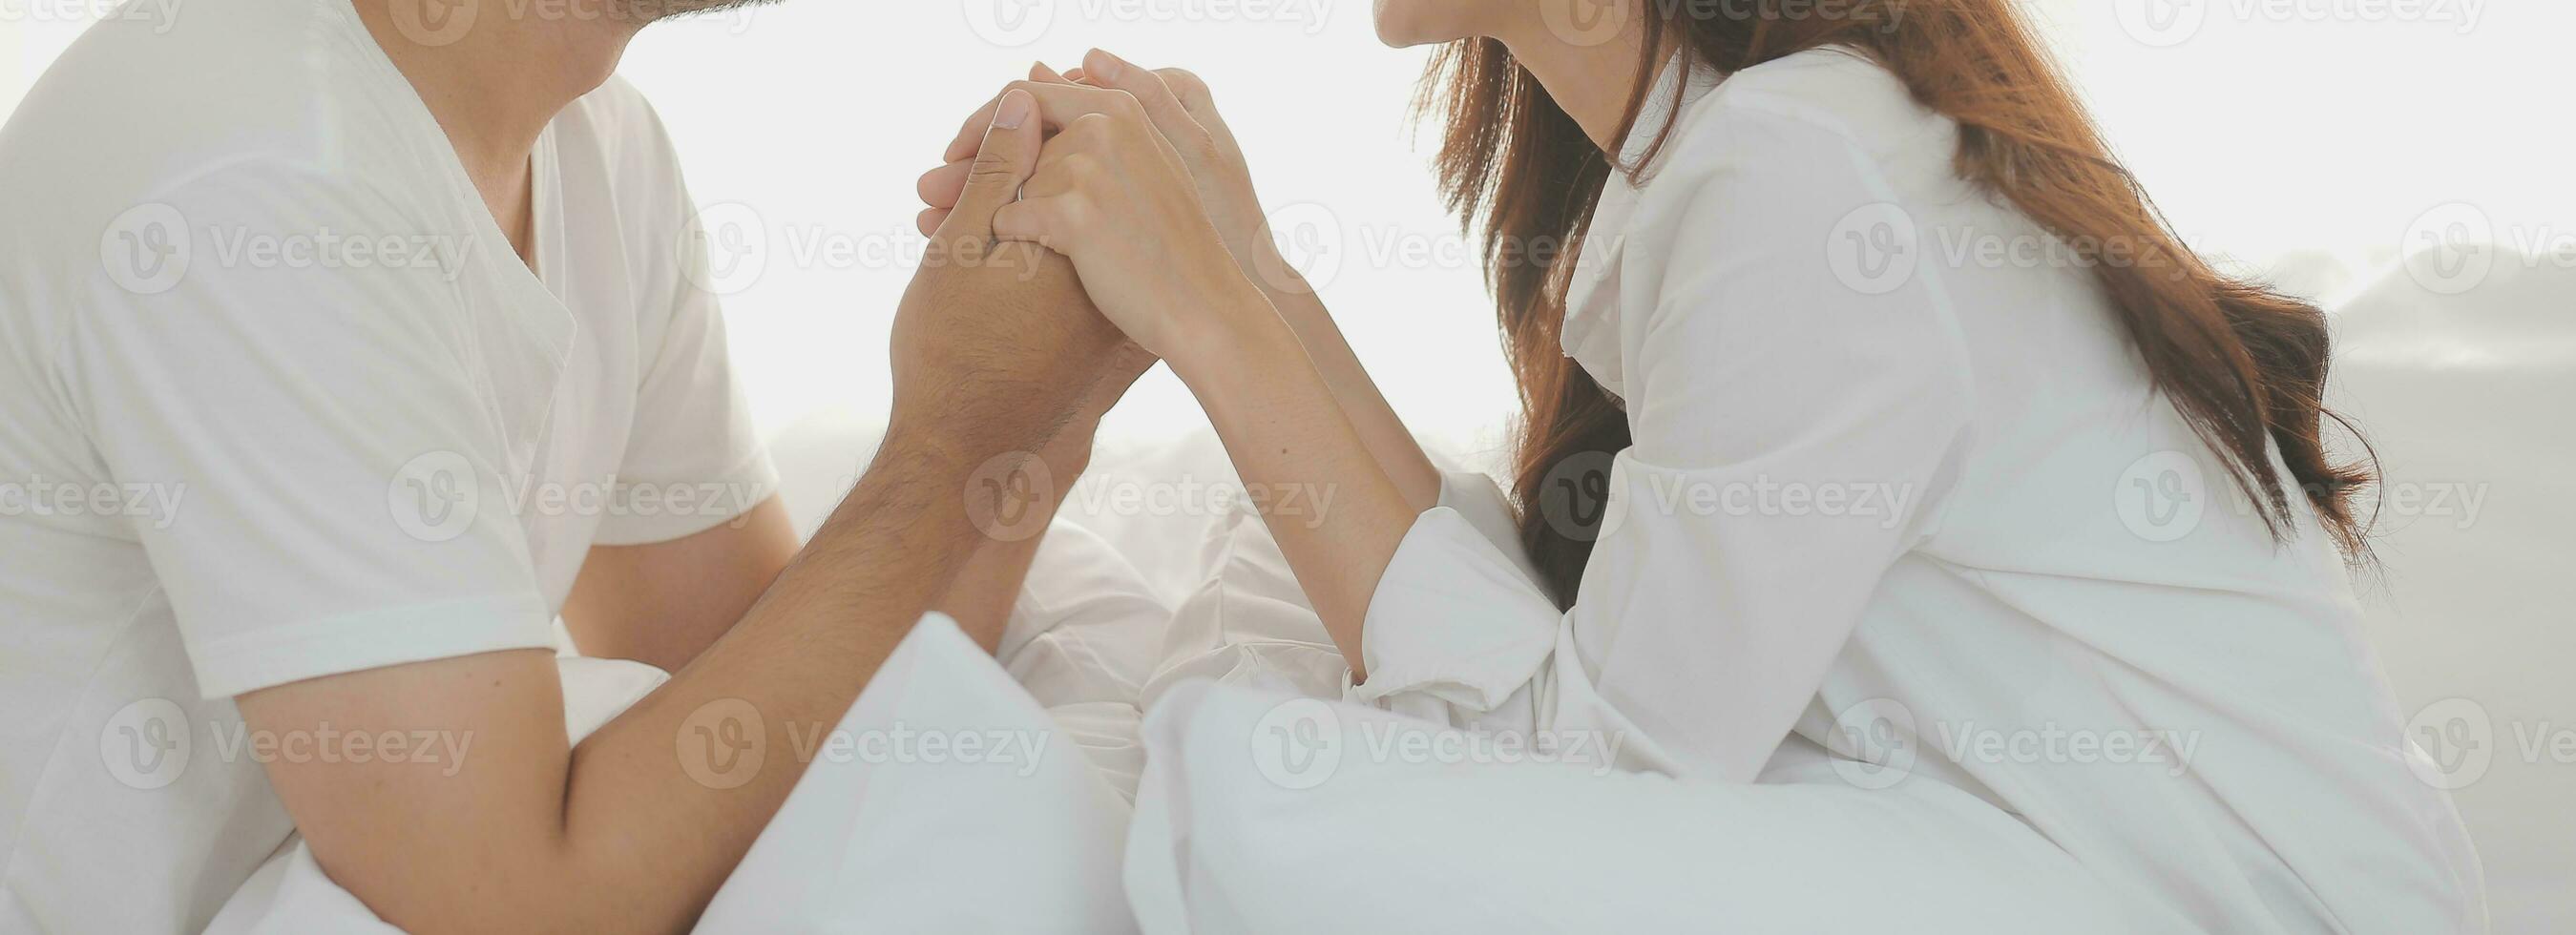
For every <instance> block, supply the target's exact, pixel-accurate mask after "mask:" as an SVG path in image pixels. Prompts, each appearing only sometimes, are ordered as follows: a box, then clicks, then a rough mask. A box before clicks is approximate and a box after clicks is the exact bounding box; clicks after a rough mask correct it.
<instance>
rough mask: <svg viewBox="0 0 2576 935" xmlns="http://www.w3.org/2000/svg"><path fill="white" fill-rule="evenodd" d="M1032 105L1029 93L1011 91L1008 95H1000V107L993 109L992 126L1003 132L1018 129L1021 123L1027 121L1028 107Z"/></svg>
mask: <svg viewBox="0 0 2576 935" xmlns="http://www.w3.org/2000/svg"><path fill="white" fill-rule="evenodd" d="M1034 103H1036V102H1035V101H1032V100H1030V98H1029V92H1027V91H1022V90H1020V89H1018V88H1013V89H1011V91H1010V93H1007V94H1004V95H1002V106H1000V107H995V108H993V125H994V126H997V127H1000V128H1002V129H1005V130H1017V129H1019V128H1020V123H1021V121H1024V120H1027V119H1029V106H1030V105H1031V104H1034Z"/></svg>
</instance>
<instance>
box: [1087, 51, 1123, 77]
mask: <svg viewBox="0 0 2576 935" xmlns="http://www.w3.org/2000/svg"><path fill="white" fill-rule="evenodd" d="M1091 55H1092V57H1093V58H1094V59H1095V60H1096V61H1093V62H1091V63H1090V65H1091V73H1092V74H1095V75H1099V76H1100V80H1102V81H1116V80H1118V76H1119V75H1120V74H1122V73H1124V72H1126V70H1127V63H1126V62H1122V61H1119V60H1118V56H1115V55H1111V54H1109V50H1107V49H1093V50H1091Z"/></svg>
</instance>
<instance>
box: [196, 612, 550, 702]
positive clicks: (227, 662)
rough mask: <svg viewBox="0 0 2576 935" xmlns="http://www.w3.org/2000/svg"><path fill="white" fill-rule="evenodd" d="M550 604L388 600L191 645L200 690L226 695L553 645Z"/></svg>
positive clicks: (212, 695) (213, 695) (211, 695)
mask: <svg viewBox="0 0 2576 935" xmlns="http://www.w3.org/2000/svg"><path fill="white" fill-rule="evenodd" d="M553 619H554V614H553V612H551V611H549V610H547V609H546V602H545V600H544V599H543V598H540V597H538V596H537V595H535V594H524V595H495V596H492V597H478V598H468V599H464V600H455V601H442V602H439V603H435V604H421V605H417V606H411V607H389V608H385V609H383V610H375V611H368V612H366V613H360V614H351V615H348V616H343V617H333V618H331V619H328V620H317V621H313V622H311V623H303V624H297V625H294V626H288V627H280V628H275V629H266V630H259V631H255V632H251V633H245V634H242V635H239V636H234V637H230V638H227V639H219V640H213V641H210V642H206V643H201V644H196V645H192V646H190V647H189V648H188V660H189V663H190V664H191V667H193V668H194V669H195V670H196V674H197V693H198V694H200V695H203V696H205V697H206V698H208V699H210V700H211V699H216V698H230V697H233V696H235V695H240V694H243V693H246V692H253V691H258V690H260V689H263V688H269V687H273V686H277V685H284V684H286V683H288V682H300V681H303V680H305V679H312V678H321V677H323V676H326V675H339V674H342V673H346V672H358V671H363V670H366V669H375V668H382V667H384V666H391V665H401V664H403V663H409V662H427V661H429V660H432V659H450V658H454V657H457V656H470V655H474V654H476V653H488V652H497V651H500V650H504V649H551V648H552V647H553V646H554V631H553V629H552V622H553Z"/></svg>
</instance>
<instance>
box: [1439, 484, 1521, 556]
mask: <svg viewBox="0 0 2576 935" xmlns="http://www.w3.org/2000/svg"><path fill="white" fill-rule="evenodd" d="M1440 505H1441V506H1445V507H1448V508H1450V509H1452V510H1456V511H1458V516H1459V517H1460V518H1462V519H1465V520H1466V521H1467V525H1469V526H1472V527H1475V530H1476V532H1477V534H1479V535H1482V536H1484V537H1485V541H1487V542H1491V543H1493V544H1494V549H1495V551H1498V552H1501V553H1502V554H1503V556H1504V557H1505V558H1508V559H1510V560H1511V563H1512V566H1513V567H1515V568H1518V569H1520V572H1521V577H1524V578H1527V579H1529V580H1531V581H1537V580H1539V575H1538V567H1537V566H1535V565H1532V564H1530V560H1529V551H1528V550H1527V549H1524V548H1522V547H1521V523H1520V514H1518V513H1516V512H1514V511H1513V510H1512V501H1511V499H1510V498H1508V497H1505V496H1504V495H1503V488H1502V486H1501V485H1499V484H1496V483H1495V482H1494V479H1493V478H1492V477H1489V476H1486V475H1484V474H1481V473H1478V472H1475V471H1448V472H1444V473H1442V474H1441V475H1440Z"/></svg>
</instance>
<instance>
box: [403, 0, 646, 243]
mask: <svg viewBox="0 0 2576 935" xmlns="http://www.w3.org/2000/svg"><path fill="white" fill-rule="evenodd" d="M354 6H355V7H356V9H357V12H358V18H359V19H360V20H361V21H363V22H364V23H365V24H366V26H367V32H368V33H370V34H372V35H373V36H374V37H375V40H376V44H377V45H378V46H381V47H382V48H383V49H384V51H385V57H386V58H389V59H392V60H393V63H394V67H395V68H397V69H400V70H401V71H402V73H403V77H404V78H407V79H409V80H410V81H411V86H412V90H414V91H415V92H417V93H418V94H419V95H420V99H421V102H422V103H424V104H427V105H428V106H429V113H430V116H432V117H434V118H436V119H437V120H438V126H439V129H441V130H444V131H446V133H447V141H448V144H449V145H451V146H453V147H454V148H455V150H456V158H457V160H458V161H459V162H462V163H463V164H464V166H465V173H466V175H467V176H468V177H470V178H472V179H473V180H474V187H475V188H476V189H477V190H478V191H480V192H481V193H482V195H483V201H484V203H485V204H486V205H487V206H489V207H490V208H491V209H492V216H493V218H494V220H496V221H497V222H499V224H500V226H501V229H502V231H504V232H506V233H508V234H509V235H510V239H511V243H512V245H513V246H515V247H517V248H519V251H520V253H521V255H522V256H524V255H526V254H527V252H528V246H527V243H526V241H525V232H526V230H527V227H528V224H529V217H528V214H529V211H528V194H529V188H528V184H529V179H528V154H529V152H530V151H532V150H534V149H535V148H536V145H537V137H538V136H539V135H540V134H542V133H544V132H545V129H546V124H547V123H549V122H551V121H553V120H554V118H555V115H556V114H557V113H560V112H561V111H562V110H563V109H564V107H566V106H567V105H570V104H571V103H572V102H573V100H574V99H576V98H579V97H581V96H582V95H584V94H588V93H590V91H591V90H592V89H594V88H597V87H599V86H600V84H601V83H603V82H605V81H607V80H608V77H609V75H610V74H612V73H614V72H615V71H616V70H617V60H618V57H619V56H621V55H623V54H625V51H626V42H627V40H629V39H631V38H633V37H634V35H635V32H636V30H638V29H640V28H642V27H643V25H644V23H643V22H642V21H641V20H638V19H632V18H628V17H619V16H610V15H601V16H589V17H579V16H568V17H547V16H538V15H534V14H533V12H530V13H529V15H524V16H512V15H511V13H512V11H513V9H514V8H513V7H512V6H510V5H507V4H490V3H486V4H466V5H463V6H462V7H461V8H460V6H459V5H458V4H457V3H456V2H455V0H354ZM609 6H610V7H611V8H613V9H623V8H624V5H622V4H610V5H609ZM526 9H527V10H529V11H533V10H534V9H535V8H534V7H528V8H526ZM478 10H479V15H478V14H477V12H475V11H478ZM457 17H472V19H470V20H469V21H468V23H469V24H467V25H462V26H461V29H460V25H459V24H458V23H457V22H456V18H457Z"/></svg>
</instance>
